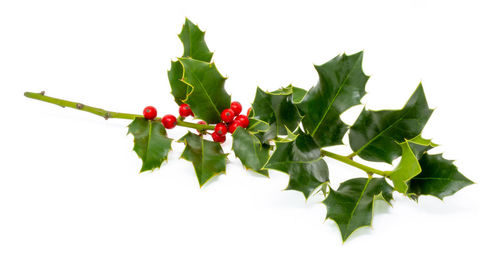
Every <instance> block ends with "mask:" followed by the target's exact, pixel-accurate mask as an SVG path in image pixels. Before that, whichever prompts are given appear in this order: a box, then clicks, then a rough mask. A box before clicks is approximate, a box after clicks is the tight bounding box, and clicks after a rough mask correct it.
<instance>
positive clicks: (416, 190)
mask: <svg viewBox="0 0 500 263" xmlns="http://www.w3.org/2000/svg"><path fill="white" fill-rule="evenodd" d="M419 164H420V167H421V168H422V172H421V173H420V174H419V175H417V176H415V177H413V178H412V179H411V180H410V181H409V182H408V186H409V189H408V194H409V195H410V196H411V197H412V198H413V199H415V200H416V199H418V197H419V196H420V195H432V196H435V197H437V198H439V199H443V198H444V197H445V196H450V195H453V194H454V193H456V192H457V191H459V190H460V189H462V188H464V187H466V186H468V185H471V184H473V183H474V182H472V181H471V180H469V179H468V178H467V177H465V176H464V175H463V174H461V173H460V172H459V171H458V169H457V167H456V166H455V165H454V164H453V161H450V160H447V159H445V158H443V155H442V154H435V155H430V154H427V153H424V154H423V155H422V156H421V158H420V160H419Z"/></svg>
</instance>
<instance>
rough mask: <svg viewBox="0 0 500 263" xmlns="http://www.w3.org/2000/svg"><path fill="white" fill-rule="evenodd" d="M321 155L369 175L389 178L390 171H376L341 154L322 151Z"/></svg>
mask: <svg viewBox="0 0 500 263" xmlns="http://www.w3.org/2000/svg"><path fill="white" fill-rule="evenodd" d="M321 154H322V155H323V156H327V157H330V158H332V159H335V160H337V161H341V162H343V163H345V164H348V165H351V166H354V167H356V168H358V169H361V170H363V171H365V172H367V173H368V174H378V175H381V176H383V177H389V171H381V170H378V169H375V168H373V167H369V166H366V165H364V164H361V163H358V162H356V161H354V160H352V159H351V158H350V157H349V156H343V155H339V154H336V153H332V152H329V151H326V150H321Z"/></svg>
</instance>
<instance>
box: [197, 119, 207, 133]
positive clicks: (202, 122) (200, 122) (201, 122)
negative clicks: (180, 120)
mask: <svg viewBox="0 0 500 263" xmlns="http://www.w3.org/2000/svg"><path fill="white" fill-rule="evenodd" d="M198 124H201V125H207V123H206V122H205V121H199V122H198ZM196 130H197V131H198V132H199V133H200V134H202V133H203V134H204V133H205V131H200V130H198V129H196Z"/></svg>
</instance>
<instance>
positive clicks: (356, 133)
mask: <svg viewBox="0 0 500 263" xmlns="http://www.w3.org/2000/svg"><path fill="white" fill-rule="evenodd" d="M432 111H433V110H431V109H429V107H428V105H427V100H426V99H425V94H424V90H423V88H422V85H421V84H420V85H419V86H418V88H417V89H416V91H415V92H414V93H413V95H412V96H411V98H410V99H409V100H408V102H407V103H406V105H405V106H404V108H403V109H401V110H382V111H370V110H366V109H363V112H361V114H360V116H359V117H358V119H357V120H356V122H355V123H354V125H353V126H352V127H351V129H350V131H349V142H350V145H351V149H352V150H353V151H354V154H356V155H359V156H360V157H361V158H363V159H365V160H368V161H375V162H386V163H389V164H390V163H391V162H392V161H393V160H394V159H396V158H397V157H399V156H401V147H400V146H399V144H398V143H401V142H403V141H404V140H405V139H408V138H414V137H415V136H417V135H419V134H420V133H421V131H422V129H423V128H424V126H425V124H426V123H427V120H428V119H429V117H430V116H431V114H432Z"/></svg>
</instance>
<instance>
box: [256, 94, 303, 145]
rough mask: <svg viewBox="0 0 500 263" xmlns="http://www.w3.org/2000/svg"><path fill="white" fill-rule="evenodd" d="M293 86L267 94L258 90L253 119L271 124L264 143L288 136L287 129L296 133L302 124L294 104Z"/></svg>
mask: <svg viewBox="0 0 500 263" xmlns="http://www.w3.org/2000/svg"><path fill="white" fill-rule="evenodd" d="M294 89H298V88H294V87H292V86H288V87H286V88H282V89H279V90H276V91H272V92H265V91H263V90H261V89H260V88H257V92H256V94H255V99H254V102H253V103H252V112H253V118H254V119H258V120H261V121H264V122H266V123H268V124H269V129H268V130H267V131H266V132H265V133H264V135H263V139H264V141H269V140H272V139H274V138H276V137H277V136H278V135H286V134H287V130H286V129H287V128H288V129H289V130H292V131H294V130H295V129H296V128H297V126H298V125H299V123H300V120H301V116H300V114H299V111H298V109H297V107H296V106H295V104H293V90H294Z"/></svg>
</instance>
